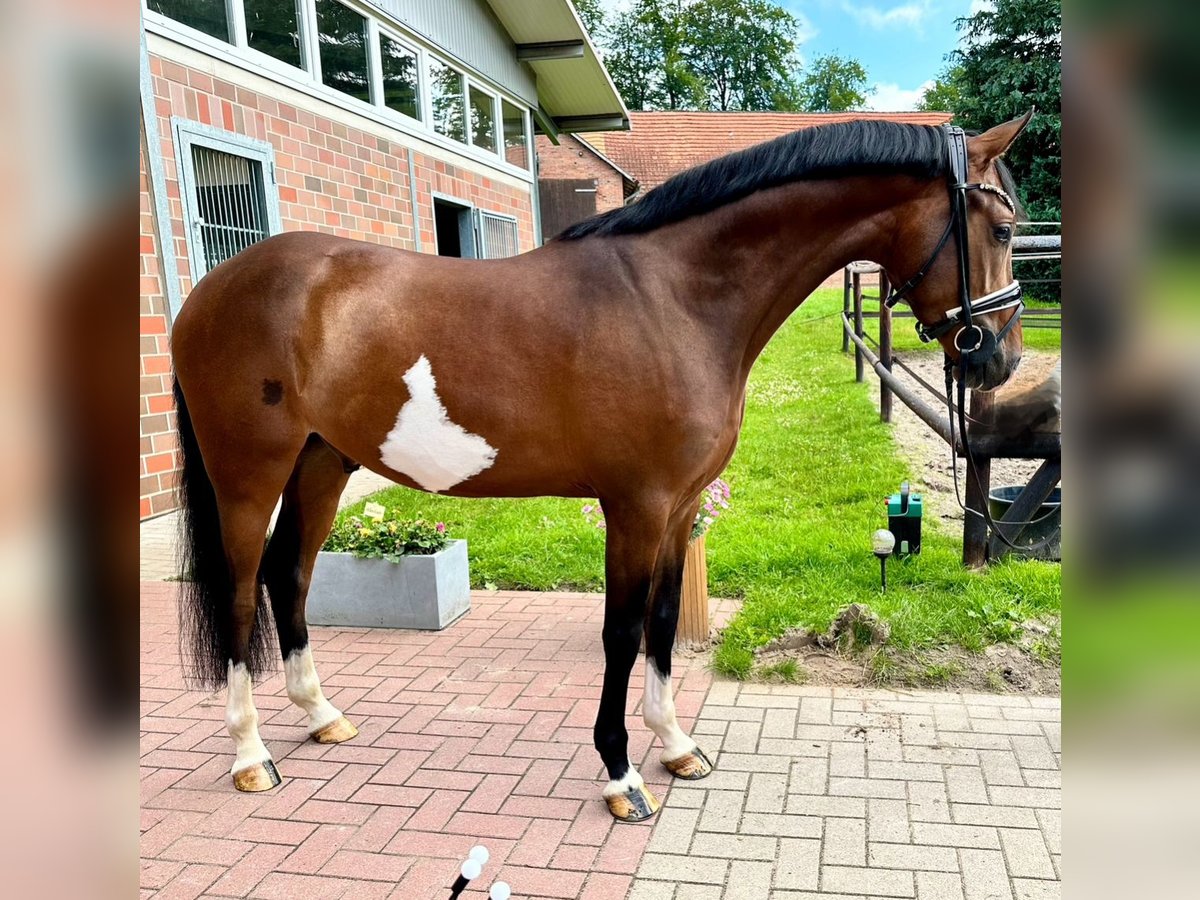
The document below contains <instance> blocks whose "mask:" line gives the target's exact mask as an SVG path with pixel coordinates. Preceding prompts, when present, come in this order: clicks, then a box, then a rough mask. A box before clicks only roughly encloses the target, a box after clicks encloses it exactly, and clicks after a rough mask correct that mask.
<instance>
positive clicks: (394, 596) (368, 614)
mask: <svg viewBox="0 0 1200 900" xmlns="http://www.w3.org/2000/svg"><path fill="white" fill-rule="evenodd" d="M470 608H471V579H470V576H469V573H468V569H467V542H466V541H462V540H459V541H451V542H450V543H449V545H448V546H447V547H446V549H445V550H442V551H441V552H440V553H434V554H432V555H430V556H405V557H403V558H402V559H401V560H400V562H398V563H393V562H388V561H387V560H385V559H359V558H358V557H356V556H355V555H354V554H352V553H326V552H324V551H322V552H321V553H318V554H317V562H316V565H315V566H314V567H313V576H312V583H311V585H310V586H309V589H308V605H307V613H308V623H309V624H310V625H354V626H357V627H365V628H416V629H422V630H426V631H440V630H441V629H443V628H445V627H446V626H447V625H449V624H450V623H451V622H453V621H454V620H455V619H458V618H459V617H461V616H462V615H464V614H465V613H466V612H467V611H468V610H469V609H470Z"/></svg>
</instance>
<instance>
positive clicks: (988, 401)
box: [963, 391, 994, 569]
mask: <svg viewBox="0 0 1200 900" xmlns="http://www.w3.org/2000/svg"><path fill="white" fill-rule="evenodd" d="M993 403H994V401H993V398H992V395H991V394H990V393H987V394H985V393H980V392H977V391H971V418H972V419H974V420H975V421H976V423H978V424H977V425H976V427H975V428H972V429H971V430H972V431H975V430H977V429H978V428H980V427H982V428H985V429H986V428H987V426H988V424H990V423H991V421H992V407H993ZM964 437H965V435H964ZM964 446H965V441H964ZM975 462H976V464H977V470H978V472H979V479H978V480H976V479H975V477H974V476H973V475H972V474H971V470H970V466H969V465H965V466H963V473H964V477H965V478H966V482H967V484H966V498H965V502H966V507H967V511H966V512H964V513H963V565H965V566H970V567H971V568H975V569H978V568H981V567H983V566H985V565H987V558H988V552H987V551H988V528H987V522H985V521H984V520H983V518H982V517H981V516H978V515H975V514H974V513H972V512H971V510H975V511H976V512H979V513H982V512H983V510H984V509H986V508H987V502H988V494H989V493H991V488H992V458H991V457H990V456H982V457H980V456H977V457H976V458H975Z"/></svg>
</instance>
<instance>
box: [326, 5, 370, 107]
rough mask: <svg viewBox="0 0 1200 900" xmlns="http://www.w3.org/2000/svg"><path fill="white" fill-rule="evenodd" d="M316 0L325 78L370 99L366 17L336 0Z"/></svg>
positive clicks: (364, 99)
mask: <svg viewBox="0 0 1200 900" xmlns="http://www.w3.org/2000/svg"><path fill="white" fill-rule="evenodd" d="M316 2H317V41H318V44H319V45H320V55H321V81H323V82H324V83H325V84H326V85H328V86H329V87H331V88H333V89H334V90H336V91H341V92H342V93H343V94H349V95H350V96H351V97H354V98H356V99H358V100H361V101H362V102H363V103H370V102H371V76H370V66H369V64H368V61H367V20H366V17H365V16H360V15H359V14H358V13H356V12H355V11H354V10H352V9H348V8H347V7H345V6H342V4H340V3H337V2H335V0H316Z"/></svg>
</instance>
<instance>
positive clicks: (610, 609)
mask: <svg viewBox="0 0 1200 900" xmlns="http://www.w3.org/2000/svg"><path fill="white" fill-rule="evenodd" d="M604 513H605V517H606V520H607V524H608V538H607V543H606V547H605V603H604V631H603V637H604V687H603V690H602V692H601V695H600V708H599V710H598V712H597V715H596V727H595V731H594V737H595V742H596V749H597V750H598V751H599V752H600V758H601V759H602V760H604V766H605V768H607V769H608V777H609V782H608V784H607V785H606V786H605V788H604V794H603V795H604V799H605V801H606V802H607V804H608V809H609V812H611V813H612V815H613V817H614V818H616V819H618V820H619V821H623V822H640V821H642V820H644V819H648V818H650V817H651V816H653V815H654V814H655V813H656V812H658V809H659V802H658V800H657V799H656V798H655V797H654V795H653V794H652V793H651V792H650V790H649V788H647V787H646V785H645V783H644V782H643V781H642V776H641V775H640V774H638V771H637V769H636V768H634V766H633V763H632V762H630V760H629V733H628V732H627V731H626V729H625V706H626V702H627V695H628V691H629V673H630V670H631V669H632V668H633V663H634V661H635V660H636V659H637V654H638V645H639V644H640V643H641V637H642V630H643V627H644V623H645V617H646V602H647V600H648V598H649V596H650V588H651V583H652V581H653V578H654V565H655V560H656V558H657V555H658V548H659V546H660V545H661V543H662V539H663V535H664V532H665V528H666V524H667V519H668V516H669V514H670V504H669V502H663V503H661V504H647V503H641V504H631V503H629V502H628V501H626V502H623V503H622V502H605V503H604Z"/></svg>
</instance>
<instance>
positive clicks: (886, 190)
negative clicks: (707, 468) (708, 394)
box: [647, 178, 913, 375]
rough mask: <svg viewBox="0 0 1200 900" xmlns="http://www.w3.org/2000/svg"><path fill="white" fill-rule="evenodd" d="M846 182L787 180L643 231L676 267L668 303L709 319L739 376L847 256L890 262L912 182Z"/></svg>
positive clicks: (877, 180) (881, 180) (658, 253)
mask: <svg viewBox="0 0 1200 900" xmlns="http://www.w3.org/2000/svg"><path fill="white" fill-rule="evenodd" d="M854 181H855V182H856V183H855V184H853V185H850V184H847V183H846V182H845V181H833V180H830V181H813V182H796V183H794V184H790V185H786V186H784V187H781V188H776V189H774V190H771V191H763V192H760V193H758V194H754V195H752V196H750V197H747V198H746V199H744V200H740V201H738V202H736V203H731V204H729V205H728V206H725V207H721V208H720V209H717V210H715V211H713V212H711V213H708V214H707V215H703V216H697V217H695V218H693V219H688V220H685V221H684V222H681V223H679V224H678V225H675V226H670V227H669V228H666V229H662V230H661V231H659V232H651V233H650V234H649V235H647V237H648V238H650V239H651V240H653V241H655V242H656V243H657V244H658V246H657V247H656V248H655V256H657V257H658V258H659V259H662V258H669V259H673V260H676V261H677V262H676V264H675V265H673V266H671V270H672V271H673V272H674V273H675V278H676V279H677V280H680V281H681V283H680V284H679V285H677V290H676V291H675V292H674V293H675V296H676V298H677V300H678V302H680V303H684V304H688V305H690V306H692V307H693V309H697V308H700V311H701V312H703V311H705V308H707V310H708V311H710V312H715V313H716V314H713V315H707V316H705V317H704V318H706V320H707V321H709V322H710V323H711V327H712V328H713V329H714V331H715V332H717V334H716V337H717V339H718V340H719V342H720V343H721V344H723V345H724V346H726V347H727V349H728V350H729V352H730V357H731V359H733V360H736V361H737V362H738V363H740V365H741V366H742V369H743V373H742V374H743V375H745V374H747V373H748V372H749V369H750V366H751V365H752V364H753V362H754V360H755V359H756V358H757V357H758V355H759V353H761V352H762V349H763V347H764V346H766V343H767V341H769V340H770V338H771V336H772V335H773V334H774V333H775V332H776V331H777V330H778V329H779V327H780V326H781V325H782V324H783V323H784V321H786V319H787V317H788V316H790V315H791V314H792V312H794V311H795V309H796V308H797V307H798V306H799V305H800V304H801V303H802V302H803V301H804V300H805V298H807V297H808V296H809V295H810V294H812V292H813V291H814V290H816V289H817V288H818V287H819V286H820V285H821V283H822V282H823V281H824V280H825V279H826V278H828V277H829V276H830V275H832V274H833V273H834V272H836V271H838V270H839V269H840V268H842V267H843V266H845V265H846V264H847V263H849V262H852V261H854V260H857V259H872V260H875V261H876V262H880V263H883V264H884V265H885V266H887V265H888V263H889V262H890V260H891V256H892V254H893V251H894V247H893V239H894V234H895V231H896V224H897V214H898V213H897V209H898V206H899V204H900V203H903V202H904V201H906V200H910V199H913V198H912V197H911V196H905V194H904V191H907V192H908V193H909V194H911V193H912V190H913V188H912V184H911V182H909V183H905V182H902V181H900V180H898V179H886V180H885V179H865V178H860V179H855V180H854ZM885 181H886V183H885ZM864 182H866V183H867V185H866V187H864ZM662 254H666V255H667V256H666V257H664V256H662ZM694 285H701V286H702V288H701V289H700V290H699V291H696V290H694V289H693V286H694ZM714 305H717V306H718V307H719V308H718V309H717V310H715V311H714V310H712V307H713V306H714Z"/></svg>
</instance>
